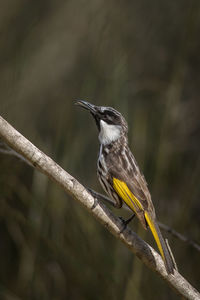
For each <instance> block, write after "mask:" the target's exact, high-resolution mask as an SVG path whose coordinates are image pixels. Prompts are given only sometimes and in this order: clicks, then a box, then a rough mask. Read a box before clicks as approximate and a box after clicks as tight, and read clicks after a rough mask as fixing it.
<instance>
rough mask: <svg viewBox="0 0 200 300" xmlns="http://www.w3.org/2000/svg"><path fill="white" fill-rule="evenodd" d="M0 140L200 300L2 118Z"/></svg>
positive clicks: (168, 279)
mask: <svg viewBox="0 0 200 300" xmlns="http://www.w3.org/2000/svg"><path fill="white" fill-rule="evenodd" d="M0 136H1V137H2V138H3V139H4V141H5V142H6V143H7V144H8V145H9V146H10V147H11V148H12V149H14V150H15V151H17V152H18V153H19V154H20V155H22V156H23V157H24V158H25V159H27V160H28V161H29V162H30V163H31V164H33V165H34V166H35V167H36V168H37V169H38V170H39V171H40V172H42V173H44V174H45V175H47V176H48V177H49V178H51V179H52V180H53V181H54V182H56V183H57V184H58V185H60V186H61V187H62V188H63V189H64V190H65V191H66V192H67V193H69V194H70V195H71V196H72V197H73V198H74V199H76V200H77V201H79V202H80V203H81V204H82V205H83V206H84V207H85V208H86V209H87V210H88V211H89V212H90V213H91V214H92V215H93V216H95V218H96V219H97V220H98V221H100V222H101V223H102V224H103V225H104V226H105V227H106V228H107V229H108V230H109V231H110V232H111V233H112V234H113V235H114V236H115V237H117V238H118V239H119V240H121V241H122V242H123V243H124V244H125V245H126V246H127V247H128V248H129V249H130V250H131V251H132V252H133V253H134V254H135V255H137V257H138V258H139V259H140V260H141V261H142V262H143V263H144V264H145V265H146V266H148V267H149V268H151V269H152V270H153V271H155V272H157V273H158V274H159V275H160V276H161V277H162V278H163V279H164V280H166V282H167V283H168V284H169V285H170V286H171V287H172V288H173V290H175V291H176V292H177V293H178V294H179V295H180V296H182V297H184V298H186V299H193V300H197V299H200V294H199V293H198V291H197V290H196V289H195V288H194V287H192V286H191V285H190V283H189V282H188V281H187V280H186V279H185V278H184V277H182V276H181V275H180V274H179V273H178V271H176V270H175V271H174V274H170V275H168V274H167V272H166V270H165V266H164V263H163V260H162V258H161V257H160V255H159V254H158V253H157V252H156V251H155V250H154V249H153V248H152V247H150V246H149V245H148V244H147V243H145V242H144V241H143V240H142V239H140V238H139V237H138V236H137V235H136V233H135V232H133V231H132V230H131V229H130V228H128V227H127V228H125V229H124V230H123V232H121V230H122V229H123V223H122V221H121V220H120V219H119V218H117V217H115V216H114V215H113V214H112V213H111V211H110V210H109V209H108V208H107V207H105V206H104V205H103V204H102V203H101V202H99V201H98V199H97V198H98V197H96V196H95V197H93V196H92V194H91V193H90V192H88V190H87V189H85V188H84V187H83V186H82V185H81V184H80V183H79V182H78V181H77V180H76V179H75V178H74V177H72V176H71V175H70V174H68V173H67V172H66V171H65V170H63V169H62V168H61V167H60V166H59V165H58V164H56V163H55V162H54V161H53V160H52V159H51V158H50V157H48V156H47V155H45V154H44V153H43V152H42V151H40V150H39V149H38V148H36V147H35V146H34V145H33V144H32V143H31V142H30V141H28V140H27V139H26V138H25V137H23V136H22V135H21V134H20V133H19V132H18V131H16V130H15V129H14V128H13V127H12V126H11V125H10V124H9V123H8V122H6V121H5V120H4V119H3V118H2V117H0Z"/></svg>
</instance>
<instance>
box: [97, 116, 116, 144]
mask: <svg viewBox="0 0 200 300" xmlns="http://www.w3.org/2000/svg"><path fill="white" fill-rule="evenodd" d="M120 133H121V126H119V125H111V124H107V123H106V122H104V121H103V120H101V121H100V133H99V141H100V143H101V144H103V145H107V144H110V143H111V142H114V141H116V140H117V139H118V138H119V137H120Z"/></svg>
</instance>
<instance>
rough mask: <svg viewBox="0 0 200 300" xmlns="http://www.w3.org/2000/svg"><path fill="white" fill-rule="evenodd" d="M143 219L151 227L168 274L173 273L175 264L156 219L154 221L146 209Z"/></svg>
mask: <svg viewBox="0 0 200 300" xmlns="http://www.w3.org/2000/svg"><path fill="white" fill-rule="evenodd" d="M145 219H146V221H147V223H148V225H149V228H150V229H151V232H152V234H153V236H154V239H155V241H156V244H157V246H158V249H159V251H160V254H161V256H162V258H163V261H164V263H165V266H166V270H167V273H168V274H173V273H174V268H175V264H174V261H173V259H172V256H171V254H170V252H169V249H168V246H167V244H166V242H165V240H164V238H163V236H162V234H161V231H160V228H159V226H158V224H157V223H156V221H154V220H153V219H152V218H151V216H150V215H149V214H148V212H147V211H145Z"/></svg>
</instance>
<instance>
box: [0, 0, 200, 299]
mask: <svg viewBox="0 0 200 300" xmlns="http://www.w3.org/2000/svg"><path fill="white" fill-rule="evenodd" d="M199 33H200V1H199V0H192V1H188V0H182V1H180V0H174V1H166V0H160V1H157V0H152V1H148V0H141V1H114V0H111V1H103V0H95V1H94V0H90V1H83V0H82V1H81V0H68V1H64V0H56V1H53V0H51V1H39V0H34V1H25V0H21V1H19V0H18V1H17V0H7V1H1V9H0V69H1V72H0V113H1V115H2V116H3V117H4V118H6V119H7V120H8V121H9V122H11V124H12V125H13V126H14V127H16V128H17V129H18V130H19V131H20V132H21V133H22V134H24V135H25V136H26V137H27V138H29V139H30V140H31V141H32V142H33V143H34V144H36V145H37V146H38V147H39V148H41V149H42V150H43V151H45V153H47V154H48V155H49V156H51V157H52V158H53V159H55V160H56V161H57V162H58V163H59V164H60V165H61V166H62V167H63V168H65V169H66V170H67V171H68V172H70V173H71V174H72V175H74V176H75V177H76V178H78V179H79V180H80V181H81V182H82V183H83V184H84V185H86V186H88V187H92V188H94V189H96V190H99V191H101V188H100V186H99V184H98V182H97V179H96V176H95V175H96V157H97V150H98V140H97V130H96V128H95V124H94V122H93V120H92V118H91V117H90V116H89V115H88V114H87V113H86V112H85V111H82V110H81V109H80V108H78V107H76V106H74V101H75V99H86V100H89V101H91V102H93V103H95V104H98V105H109V106H114V107H115V108H117V109H118V110H120V111H121V112H122V113H123V114H124V116H125V117H126V118H127V120H128V123H129V128H130V129H129V139H130V146H131V148H132V150H133V152H134V154H135V156H136V158H137V160H138V162H139V165H140V166H141V168H142V170H143V172H144V174H145V177H146V179H147V181H148V183H149V188H150V190H151V193H152V197H153V201H154V204H155V207H156V211H157V215H158V219H159V220H160V221H162V222H164V223H166V224H167V225H169V226H172V227H173V228H175V229H176V230H177V231H180V232H181V233H182V234H185V235H188V236H189V237H190V238H192V239H194V240H197V241H199V240H200V231H199V228H200V204H199V203H200V202H199V197H200V190H199V185H200V182H199V178H200V157H199V146H200V144H199V139H200V121H199V119H200V117H199V111H200V101H199V99H200V96H199V95H200V55H199V53H200V38H199V36H200V35H199ZM0 207H1V209H0V299H3V300H4V299H5V300H18V299H77V300H79V299H91V300H93V299H97V300H98V299H126V300H129V299H146V300H148V299H149V300H152V299H159V300H160V299H163V300H164V299H176V298H177V297H176V295H174V294H173V292H172V291H171V290H170V289H169V288H168V286H166V285H165V283H163V282H162V281H161V279H160V278H158V276H157V275H155V274H152V272H151V271H149V270H147V269H146V267H144V266H143V264H142V263H141V262H140V261H139V260H138V259H137V258H136V257H135V256H134V255H132V254H131V253H130V252H129V250H128V249H126V248H125V247H124V245H122V244H121V243H120V242H119V241H117V240H116V239H115V238H113V237H112V236H111V235H110V234H109V233H108V232H107V231H106V230H105V229H104V228H103V227H102V226H101V225H100V224H98V223H97V222H96V220H94V219H93V218H92V217H91V216H90V215H89V214H88V213H87V212H86V211H85V210H84V209H83V208H82V207H80V206H79V204H78V203H76V202H75V201H74V200H73V199H71V198H70V197H69V196H68V195H66V194H64V193H63V191H61V189H60V188H59V187H57V186H56V185H55V184H53V183H52V182H50V181H49V180H48V179H47V178H46V177H44V176H43V175H41V174H39V173H38V172H37V171H36V170H33V169H31V168H30V167H29V166H27V165H26V164H25V163H23V162H21V161H19V160H17V159H16V158H14V157H10V156H5V155H3V154H0ZM114 213H116V214H118V215H123V212H122V211H117V210H114ZM131 226H132V227H133V228H134V230H135V231H136V232H138V234H139V235H140V236H141V237H143V238H144V239H145V240H147V241H149V242H150V243H151V244H152V245H154V246H155V244H154V242H153V240H152V238H151V234H150V233H148V232H144V231H143V229H142V228H141V226H140V225H138V221H137V220H134V221H133V222H132V224H131ZM165 236H168V239H169V242H170V244H171V247H172V250H173V252H174V255H175V258H176V260H177V264H178V266H179V270H180V272H181V273H182V274H183V275H184V276H185V277H186V278H187V279H189V281H190V282H191V283H192V284H193V285H194V286H196V287H198V285H199V278H200V273H199V270H200V259H199V257H200V254H199V253H197V251H196V250H195V249H193V248H191V247H190V246H188V245H187V244H183V243H182V242H181V241H179V240H176V239H174V238H173V237H171V236H170V235H167V234H166V233H165ZM158 291H159V292H158Z"/></svg>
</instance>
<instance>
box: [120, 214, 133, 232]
mask: <svg viewBox="0 0 200 300" xmlns="http://www.w3.org/2000/svg"><path fill="white" fill-rule="evenodd" d="M134 217H135V213H133V214H132V216H130V218H128V219H127V220H124V219H123V218H122V217H119V218H120V220H121V221H122V223H123V228H122V230H121V231H120V233H122V232H123V231H124V229H125V228H126V226H127V225H128V224H129V223H130V222H131V221H132V220H133V218H134Z"/></svg>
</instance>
